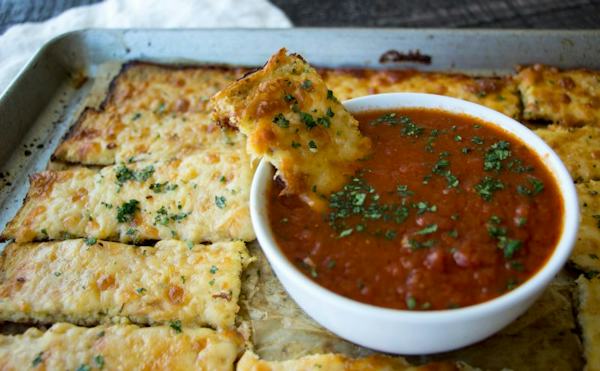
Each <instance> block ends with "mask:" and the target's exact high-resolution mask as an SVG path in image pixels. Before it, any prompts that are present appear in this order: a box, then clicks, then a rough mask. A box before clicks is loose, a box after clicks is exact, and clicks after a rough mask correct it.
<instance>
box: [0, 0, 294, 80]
mask: <svg viewBox="0 0 600 371" xmlns="http://www.w3.org/2000/svg"><path fill="white" fill-rule="evenodd" d="M291 26H292V23H291V22H290V20H289V19H288V18H287V17H286V16H285V14H284V13H283V12H282V11H281V10H280V9H279V8H277V7H275V6H274V5H272V4H270V3H269V2H268V1H267V0H106V1H104V2H101V3H98V4H94V5H88V6H81V7H77V8H72V9H69V10H67V11H65V12H64V13H62V14H60V15H58V16H56V17H54V18H51V19H49V20H47V21H44V22H40V23H23V24H19V25H16V26H13V27H11V28H9V29H8V30H7V31H6V32H5V33H4V34H3V35H2V36H0V92H3V91H4V90H5V89H6V87H7V86H8V85H9V83H10V82H11V81H12V80H13V79H14V78H15V76H16V75H17V74H18V72H19V71H20V69H21V68H22V67H23V66H24V65H25V63H26V62H27V61H28V60H29V58H31V56H32V55H33V54H34V53H35V52H36V50H38V49H39V48H40V47H41V46H42V45H44V43H46V42H47V41H48V40H50V39H52V38H53V37H55V36H58V35H60V34H62V33H65V32H68V31H73V30H78V29H83V28H102V27H105V28H207V27H291Z"/></svg>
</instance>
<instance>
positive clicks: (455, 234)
mask: <svg viewBox="0 0 600 371" xmlns="http://www.w3.org/2000/svg"><path fill="white" fill-rule="evenodd" d="M448 236H450V237H452V238H458V231H457V230H456V229H453V230H451V231H450V232H448Z"/></svg>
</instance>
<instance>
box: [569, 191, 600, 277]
mask: <svg viewBox="0 0 600 371" xmlns="http://www.w3.org/2000/svg"><path fill="white" fill-rule="evenodd" d="M577 194H578V196H579V210H580V213H581V221H580V224H579V232H578V233H577V242H576V243H575V248H574V249H573V253H572V254H571V261H572V262H573V263H575V265H577V266H578V267H579V268H581V269H583V270H586V271H596V272H600V181H589V182H586V183H581V184H577Z"/></svg>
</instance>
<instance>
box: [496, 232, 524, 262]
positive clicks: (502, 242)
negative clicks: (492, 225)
mask: <svg viewBox="0 0 600 371" xmlns="http://www.w3.org/2000/svg"><path fill="white" fill-rule="evenodd" d="M521 245H522V243H521V241H519V240H513V239H510V238H506V237H500V238H499V241H498V247H499V248H500V249H502V250H503V251H504V257H505V258H507V259H510V258H512V257H513V256H514V255H515V253H516V252H517V251H518V250H519V249H520V248H521Z"/></svg>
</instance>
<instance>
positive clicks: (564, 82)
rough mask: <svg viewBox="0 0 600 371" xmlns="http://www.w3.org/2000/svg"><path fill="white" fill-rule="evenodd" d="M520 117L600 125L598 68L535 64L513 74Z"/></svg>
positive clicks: (599, 72)
mask: <svg viewBox="0 0 600 371" xmlns="http://www.w3.org/2000/svg"><path fill="white" fill-rule="evenodd" d="M516 78H517V81H518V84H519V91H520V93H521V96H522V99H523V106H524V110H523V118H524V119H526V120H543V121H551V122H554V123H558V124H560V125H565V126H581V125H592V126H599V125H600V71H591V70H584V69H579V70H565V71H560V70H559V69H557V68H555V67H549V66H544V65H540V64H536V65H534V66H530V67H526V68H523V69H521V71H519V73H518V74H517V77H516Z"/></svg>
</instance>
